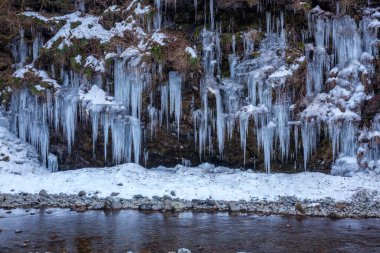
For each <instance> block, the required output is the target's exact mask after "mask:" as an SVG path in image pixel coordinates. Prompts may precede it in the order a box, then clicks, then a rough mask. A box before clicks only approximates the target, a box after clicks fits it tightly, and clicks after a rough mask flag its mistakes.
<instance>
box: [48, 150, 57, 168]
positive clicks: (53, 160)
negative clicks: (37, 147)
mask: <svg viewBox="0 0 380 253" xmlns="http://www.w3.org/2000/svg"><path fill="white" fill-rule="evenodd" d="M48 169H49V170H50V172H58V158H57V157H56V156H55V155H53V154H51V153H50V154H49V155H48Z"/></svg>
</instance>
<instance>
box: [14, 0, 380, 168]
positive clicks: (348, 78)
mask: <svg viewBox="0 0 380 253" xmlns="http://www.w3.org/2000/svg"><path fill="white" fill-rule="evenodd" d="M76 3H77V10H79V11H81V12H84V11H85V6H84V1H76ZM165 4H166V2H165ZM208 4H209V5H208V6H207V10H208V11H209V13H205V16H206V17H207V18H205V25H204V28H203V29H202V31H201V34H200V35H201V40H202V49H201V53H200V54H199V59H200V61H201V64H202V67H203V76H202V78H201V80H200V83H199V92H200V94H199V96H200V104H198V105H197V106H198V107H197V106H196V105H195V103H193V104H192V108H191V113H192V120H193V128H194V139H193V141H194V145H195V147H196V149H197V151H198V153H199V159H200V161H202V160H203V159H205V158H206V157H213V156H215V157H217V158H218V159H223V155H224V151H225V150H224V149H225V146H226V145H225V144H226V143H227V142H229V141H231V140H232V139H233V136H234V133H237V134H238V136H239V139H240V146H241V147H240V148H241V149H242V152H243V156H244V158H243V163H244V164H246V163H247V161H256V157H257V156H258V155H260V154H261V153H262V155H263V166H264V168H265V170H266V171H267V172H268V173H270V171H271V163H272V160H273V159H276V160H277V161H282V162H284V163H285V162H289V161H293V162H294V163H298V162H299V160H300V159H298V156H300V154H302V155H303V161H302V162H301V163H303V167H304V169H305V170H307V167H308V162H309V160H310V159H311V157H312V156H313V155H314V154H315V152H316V149H317V146H318V143H319V140H320V139H321V136H328V138H329V139H330V142H331V147H332V155H333V159H334V160H336V164H335V168H336V169H335V171H339V168H338V167H339V166H344V164H347V163H348V162H351V161H352V159H349V158H350V157H351V158H352V157H355V156H356V157H357V166H360V167H362V168H372V169H376V168H379V166H380V165H379V158H380V146H379V145H380V144H379V143H380V141H379V140H380V134H379V132H380V120H379V119H380V116H379V115H378V116H377V117H375V118H374V119H373V122H372V127H371V128H370V129H360V127H361V126H360V124H359V122H360V121H361V111H360V110H361V106H362V105H363V103H364V102H365V101H366V100H367V99H368V97H369V95H370V94H367V93H366V90H365V85H366V83H369V82H370V81H371V78H372V77H373V76H374V74H375V73H374V66H373V61H374V59H375V58H376V57H378V53H379V52H378V47H377V46H376V45H377V44H378V43H379V40H378V36H377V35H378V32H379V28H380V25H379V23H380V21H379V19H380V15H378V13H379V12H378V11H377V9H371V8H366V9H364V10H362V11H363V15H362V20H361V21H360V22H357V21H355V19H354V18H352V17H350V16H348V15H342V14H341V13H339V15H335V14H332V13H328V12H325V11H323V10H322V9H321V8H319V7H316V8H314V9H312V10H311V11H309V13H308V16H307V19H308V29H307V30H306V31H303V36H304V38H303V40H304V41H308V42H309V43H308V44H307V45H306V46H305V52H304V53H305V55H304V56H301V57H299V58H297V59H295V60H292V62H290V63H289V62H287V59H286V57H287V56H286V50H287V49H288V43H287V35H288V31H287V29H286V26H285V18H284V13H283V12H282V11H279V12H273V13H270V12H267V13H266V15H265V16H266V22H265V24H264V27H263V28H262V30H263V31H262V30H254V29H250V30H247V31H245V32H242V33H241V34H240V35H237V34H236V35H235V34H233V35H232V36H231V47H230V53H229V54H228V55H227V58H228V63H229V72H230V73H229V76H228V75H227V76H228V77H222V66H221V65H222V59H223V55H222V47H221V43H222V39H221V38H222V33H221V26H220V24H219V23H218V21H217V20H216V17H215V14H216V8H215V6H214V1H213V0H211V1H209V2H208ZM197 5H198V2H197V1H194V8H195V15H197V9H196V8H197ZM132 6H134V11H133V13H134V14H133V15H137V16H138V17H139V18H140V19H143V18H142V17H143V15H144V14H147V13H149V11H150V9H149V7H147V6H145V7H142V5H141V3H140V2H139V1H133V2H132V3H131V5H130V6H129V7H128V8H127V9H126V10H124V11H130V10H131V8H132ZM154 6H155V8H156V12H155V14H154V16H153V20H152V21H149V23H150V22H152V23H153V31H152V32H150V31H149V28H146V29H143V28H142V27H140V26H139V25H140V23H139V22H138V19H134V18H133V17H132V16H130V18H128V19H127V20H124V21H122V22H119V23H116V24H114V26H113V27H112V28H110V29H109V30H107V29H105V28H104V27H103V26H102V25H101V24H100V23H99V21H100V19H99V17H96V16H93V15H89V14H83V13H81V12H75V13H72V14H67V15H65V16H61V17H52V18H46V17H43V16H41V15H40V14H36V13H31V12H26V13H24V15H25V16H30V17H33V18H37V19H39V20H41V21H42V22H45V23H47V22H54V21H58V20H61V21H65V22H66V23H65V24H64V25H63V26H62V27H61V28H60V29H59V30H58V32H57V33H56V34H55V35H54V36H53V37H52V38H51V39H50V40H48V41H47V42H46V44H45V45H43V44H42V43H43V41H44V38H42V36H41V34H39V33H38V32H36V33H35V35H34V40H33V42H32V43H31V45H28V44H27V42H26V41H25V38H24V35H25V34H24V32H25V31H24V29H21V30H20V35H19V38H18V39H17V40H15V41H14V43H13V48H12V53H13V56H14V59H15V63H16V64H15V67H16V69H17V71H16V72H15V74H14V76H15V77H18V78H24V77H25V74H26V73H32V74H34V75H35V76H37V77H39V78H40V79H41V80H42V82H47V83H48V84H49V85H50V86H49V87H45V86H43V85H42V84H37V85H35V86H34V89H36V90H37V91H38V92H41V93H44V94H45V95H46V96H44V97H43V99H41V98H39V97H38V95H36V94H32V93H31V92H30V91H28V90H27V89H22V90H20V91H16V92H14V93H13V98H12V105H11V109H10V110H9V115H10V116H9V118H10V119H11V120H10V123H11V124H10V128H11V129H12V131H13V132H15V133H17V134H18V136H19V137H20V138H21V139H22V140H24V141H28V142H30V143H31V144H32V145H33V146H34V147H35V148H36V149H37V150H38V151H39V154H40V156H41V160H42V162H43V163H44V164H45V165H46V166H47V167H48V168H49V169H50V170H51V171H57V170H58V169H57V161H58V160H59V159H60V156H59V154H57V156H55V155H53V154H50V153H49V139H50V135H51V134H54V135H57V136H59V135H60V134H62V136H63V138H64V139H65V141H66V143H67V152H68V153H70V152H71V151H72V150H73V148H74V147H75V142H76V138H77V136H76V129H77V128H78V127H80V126H81V124H82V123H83V122H87V121H89V122H90V124H91V130H92V136H91V137H92V145H93V155H94V156H95V153H96V152H95V151H96V148H97V143H98V142H99V141H103V142H104V150H103V153H104V160H105V161H107V157H108V156H109V153H110V151H109V150H107V149H108V146H109V145H112V152H111V153H112V162H113V163H116V164H120V163H124V162H131V161H133V162H136V163H139V162H140V161H141V160H142V159H141V158H142V157H143V158H144V161H145V162H147V160H148V158H149V150H146V148H145V147H144V140H145V136H146V132H147V131H149V132H150V138H152V139H154V138H155V133H156V131H157V129H158V128H159V127H164V128H166V130H167V131H170V130H171V127H170V126H171V124H172V123H175V126H176V128H177V136H178V140H179V139H180V138H181V135H180V133H181V131H180V129H181V118H182V114H183V108H182V107H183V101H182V96H183V94H182V93H183V88H184V87H185V81H186V80H185V79H184V75H183V73H179V72H176V71H171V72H169V73H168V79H167V81H163V80H162V79H163V78H162V76H163V75H162V65H160V64H157V65H158V66H157V65H156V66H157V70H155V71H157V72H158V74H159V75H158V76H159V79H160V82H161V83H160V84H159V85H158V86H159V87H151V80H152V76H153V75H154V74H155V73H156V72H155V73H153V70H152V69H153V68H152V67H151V66H147V65H146V64H144V63H143V56H145V55H149V50H150V49H151V46H152V44H154V45H160V46H163V45H165V41H166V40H167V39H170V38H168V37H167V36H166V35H165V34H164V33H162V32H161V31H158V30H160V29H162V26H163V23H164V22H163V20H165V17H164V15H165V14H164V11H163V10H164V4H163V2H162V1H161V0H155V1H154ZM260 8H262V7H260V6H259V9H260ZM107 11H112V12H118V11H122V10H120V9H119V8H118V7H117V6H114V7H110V8H108V9H107ZM145 21H146V20H145V19H144V22H145ZM75 22H79V23H80V24H79V25H78V26H76V27H75V28H72V24H73V23H75ZM146 22H148V21H146ZM165 22H166V20H165ZM165 26H166V23H165ZM125 31H129V32H133V33H134V34H135V35H136V37H137V38H138V39H139V43H138V45H136V46H130V47H127V48H121V47H120V48H119V49H118V50H117V52H108V53H105V55H104V57H103V58H96V57H95V56H87V57H86V56H83V59H82V56H81V55H78V56H77V57H76V58H75V60H76V62H77V63H78V64H82V62H83V64H84V65H83V66H84V67H88V68H91V69H93V70H94V71H95V72H96V73H97V78H94V80H87V79H86V77H85V76H84V75H80V74H78V73H76V72H74V71H68V70H64V69H63V68H62V70H61V78H60V79H61V80H62V83H61V84H58V82H57V81H55V80H54V78H50V77H49V76H48V75H47V72H45V71H43V70H38V69H36V68H35V67H34V65H33V62H27V61H28V56H29V55H28V52H29V51H30V52H31V56H32V57H31V59H33V61H35V60H36V59H37V58H38V57H39V52H40V49H41V47H42V46H43V47H45V48H51V47H52V46H53V45H54V44H56V42H59V43H58V45H57V47H58V48H61V49H62V48H63V47H65V46H71V45H72V41H73V40H74V39H96V40H99V41H100V43H106V42H109V41H110V40H111V39H112V38H114V37H116V36H123V33H124V32H125ZM259 35H260V36H263V38H261V39H260V40H259V39H258V37H259ZM236 36H241V38H239V39H241V40H239V41H241V42H239V43H242V45H241V46H242V47H243V48H244V53H243V54H242V55H241V56H240V55H238V53H237V43H238V42H237V37H236ZM29 48H31V50H29ZM185 53H186V54H187V55H188V56H190V57H191V58H192V59H195V58H197V57H198V55H197V51H196V50H195V47H194V48H193V47H186V49H185ZM29 54H30V53H29ZM106 61H113V66H112V67H111V69H112V70H111V72H112V77H110V78H111V79H112V81H113V85H114V86H113V94H111V92H110V90H112V89H110V87H109V84H107V86H104V84H103V75H104V73H105V72H107V71H110V70H109V69H106V64H105V62H106ZM28 63H30V64H28ZM302 64H305V65H306V69H307V77H306V98H305V99H304V101H303V103H305V106H306V107H305V108H304V109H303V110H302V111H301V112H295V111H294V109H295V107H296V103H297V101H296V100H297V98H296V96H295V95H294V94H291V92H289V90H292V89H294V87H290V85H289V83H288V79H289V78H291V77H292V76H293V74H294V72H295V71H297V69H298V68H299V67H300V65H302ZM57 67H59V66H52V68H53V69H54V68H57ZM53 73H54V71H53ZM112 81H111V83H112ZM153 89H157V90H156V91H157V93H156V94H158V96H160V97H159V99H154V97H153V92H152V90H153ZM148 90H149V91H150V94H151V95H150V102H149V104H148V103H145V101H144V100H143V95H144V92H146V91H148ZM148 94H149V93H148ZM157 101H158V102H157ZM145 113H146V116H147V120H149V122H145V117H144V116H145ZM148 126H149V127H148ZM173 126H174V124H173ZM101 132H102V133H103V134H102V138H101V137H100V135H99V133H101ZM359 133H360V136H359ZM250 135H253V136H254V139H255V141H256V143H257V145H255V146H257V149H258V150H254V151H253V152H252V148H249V150H250V152H247V150H248V145H250V144H249V143H248V142H247V140H248V138H249V136H250ZM110 136H111V137H110ZM214 142H215V143H214ZM214 145H215V147H216V148H214ZM301 149H302V151H301ZM214 150H217V151H218V152H217V154H214ZM189 162H190V161H188V160H187V159H185V158H184V160H183V163H184V164H189ZM350 164H352V163H350ZM295 166H298V165H297V164H296V165H295Z"/></svg>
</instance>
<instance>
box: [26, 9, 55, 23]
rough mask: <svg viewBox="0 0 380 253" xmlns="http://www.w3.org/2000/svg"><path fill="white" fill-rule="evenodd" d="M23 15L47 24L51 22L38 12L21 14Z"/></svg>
mask: <svg viewBox="0 0 380 253" xmlns="http://www.w3.org/2000/svg"><path fill="white" fill-rule="evenodd" d="M21 15H23V16H27V17H32V18H35V19H38V20H41V21H43V22H45V23H47V22H49V21H50V20H49V19H48V18H46V17H44V16H42V15H41V14H39V13H38V12H34V11H26V12H23V13H21Z"/></svg>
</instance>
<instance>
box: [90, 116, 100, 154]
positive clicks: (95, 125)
mask: <svg viewBox="0 0 380 253" xmlns="http://www.w3.org/2000/svg"><path fill="white" fill-rule="evenodd" d="M91 125H92V155H93V157H95V147H96V142H97V141H98V129H99V113H98V112H97V111H91Z"/></svg>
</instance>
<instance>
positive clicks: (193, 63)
mask: <svg viewBox="0 0 380 253" xmlns="http://www.w3.org/2000/svg"><path fill="white" fill-rule="evenodd" d="M187 64H188V65H189V67H190V69H191V70H194V69H198V68H199V67H200V62H199V58H198V57H196V58H193V57H191V56H190V55H188V56H187Z"/></svg>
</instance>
